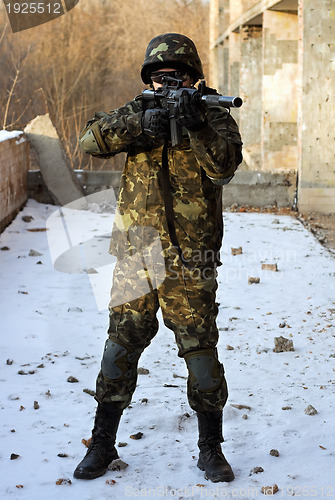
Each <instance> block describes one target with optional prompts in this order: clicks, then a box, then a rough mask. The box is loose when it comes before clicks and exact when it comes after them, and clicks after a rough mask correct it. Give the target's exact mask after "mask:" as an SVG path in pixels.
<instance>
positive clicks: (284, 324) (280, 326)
mask: <svg viewBox="0 0 335 500" xmlns="http://www.w3.org/2000/svg"><path fill="white" fill-rule="evenodd" d="M278 326H279V328H285V326H286V323H285V321H284V322H283V323H279V325H278Z"/></svg>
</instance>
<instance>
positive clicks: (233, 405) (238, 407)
mask: <svg viewBox="0 0 335 500" xmlns="http://www.w3.org/2000/svg"><path fill="white" fill-rule="evenodd" d="M230 406H232V407H233V408H237V409H238V410H251V407H250V406H247V405H236V404H234V403H230Z"/></svg>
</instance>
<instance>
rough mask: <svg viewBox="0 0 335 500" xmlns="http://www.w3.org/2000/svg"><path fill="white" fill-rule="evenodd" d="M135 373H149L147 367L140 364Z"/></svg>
mask: <svg viewBox="0 0 335 500" xmlns="http://www.w3.org/2000/svg"><path fill="white" fill-rule="evenodd" d="M137 373H138V374H139V375H148V374H149V373H150V371H149V370H148V368H142V367H141V366H140V367H139V368H137Z"/></svg>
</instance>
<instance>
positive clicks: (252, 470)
mask: <svg viewBox="0 0 335 500" xmlns="http://www.w3.org/2000/svg"><path fill="white" fill-rule="evenodd" d="M261 472H264V469H263V467H254V468H253V469H251V471H250V474H249V475H250V476H251V475H252V474H260V473H261Z"/></svg>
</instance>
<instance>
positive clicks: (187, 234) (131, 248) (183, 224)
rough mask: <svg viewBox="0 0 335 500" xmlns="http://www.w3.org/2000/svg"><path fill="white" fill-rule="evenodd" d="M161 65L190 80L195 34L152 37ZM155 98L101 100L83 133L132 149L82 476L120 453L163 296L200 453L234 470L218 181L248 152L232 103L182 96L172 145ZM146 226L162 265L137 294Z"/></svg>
mask: <svg viewBox="0 0 335 500" xmlns="http://www.w3.org/2000/svg"><path fill="white" fill-rule="evenodd" d="M164 76H165V77H166V76H169V77H173V78H177V79H179V80H182V81H183V86H184V87H192V86H194V84H195V83H196V82H197V81H198V80H199V79H201V78H203V70H202V65H201V61H200V58H199V56H198V53H197V49H196V47H195V45H194V43H193V41H192V40H190V39H189V38H188V37H186V36H184V35H181V34H177V33H166V34H163V35H159V36H157V37H155V38H153V39H152V40H151V41H150V43H149V45H148V47H147V50H146V54H145V60H144V63H143V66H142V71H141V77H142V80H143V82H144V83H145V84H150V85H151V87H152V88H154V89H157V88H159V87H160V86H161V85H162V82H163V78H164ZM147 108H148V106H147V105H146V103H145V102H144V100H143V97H142V95H140V96H137V97H136V98H135V99H134V100H132V101H130V102H128V103H127V104H125V106H123V107H121V108H119V109H116V110H114V111H112V112H111V113H109V114H108V113H104V112H97V113H96V114H95V116H94V118H93V119H92V120H90V121H89V122H88V124H87V125H86V127H85V128H84V130H83V131H82V132H81V134H80V142H81V146H82V148H83V150H84V151H85V152H86V153H89V154H91V155H93V156H98V157H102V158H106V157H111V156H114V155H116V154H118V153H120V152H126V153H127V160H126V164H125V167H124V170H123V174H122V177H121V185H120V193H119V199H118V210H119V213H118V217H116V219H115V222H114V228H113V236H114V237H113V239H112V243H111V252H113V253H114V254H116V255H117V256H118V259H119V260H118V262H117V264H116V267H115V271H114V276H113V287H112V294H111V303H110V308H109V311H110V316H109V329H108V339H107V341H106V344H105V349H104V353H103V357H102V362H101V370H100V372H99V374H98V377H97V383H96V400H97V402H98V406H97V410H96V416H95V423H94V428H93V431H92V441H91V444H90V446H89V449H88V451H87V454H86V455H85V457H84V459H83V460H82V461H81V462H80V464H79V465H78V466H77V468H76V469H75V471H74V477H76V478H79V479H93V478H96V477H99V476H101V475H103V474H104V473H105V472H106V470H107V467H108V465H109V464H110V462H112V461H113V460H114V459H116V458H118V453H117V451H116V448H115V439H116V432H117V428H118V425H119V421H120V418H121V415H122V412H123V410H124V409H125V408H126V407H127V406H128V405H129V403H130V401H131V398H132V394H133V392H134V390H135V388H136V380H137V364H138V360H139V358H140V355H141V353H142V352H143V350H144V349H145V348H146V347H147V346H148V345H149V344H150V342H151V340H152V338H153V337H154V336H155V334H156V333H157V330H158V322H157V318H156V313H157V310H158V308H159V307H161V310H162V315H163V319H164V323H165V325H166V326H167V327H168V328H169V329H171V330H172V331H173V332H174V334H175V339H176V343H177V346H178V356H180V357H182V358H184V360H185V362H186V366H187V369H188V381H187V395H188V400H189V404H190V406H191V408H192V409H193V410H194V411H195V412H196V415H197V419H198V427H199V439H198V446H199V450H200V453H199V460H198V464H197V465H198V467H199V468H200V469H201V470H202V471H205V477H206V478H207V479H210V480H211V481H213V482H218V481H232V480H233V479H234V473H233V471H232V469H231V467H230V465H229V463H228V462H227V460H226V459H225V457H224V455H223V453H222V450H221V443H222V442H223V437H222V410H223V407H224V405H225V403H226V400H227V397H228V390H227V384H226V380H225V376H224V368H223V365H222V364H221V363H220V362H219V360H218V353H217V348H216V346H217V342H218V329H217V325H216V317H217V313H218V304H217V303H216V301H215V295H216V290H217V281H216V276H217V273H216V267H217V265H220V261H219V255H218V254H219V251H220V246H221V240H222V234H223V223H222V185H224V184H227V182H229V181H230V179H231V178H232V177H233V175H234V172H235V170H236V168H237V167H238V165H239V164H240V163H241V161H242V154H241V147H242V142H241V138H240V135H239V132H238V128H237V125H236V123H235V121H234V120H233V118H232V117H231V116H230V114H229V113H228V111H227V109H225V108H223V107H219V106H214V105H209V106H208V107H206V108H203V107H201V106H198V105H194V104H193V103H192V102H190V100H189V99H188V98H187V96H186V97H185V98H184V97H183V98H181V99H180V100H179V102H178V106H177V110H176V117H177V122H178V123H179V125H181V126H182V127H183V128H182V131H183V140H182V143H181V144H178V145H177V146H174V147H172V145H171V142H170V139H169V113H168V112H167V111H166V110H164V109H162V108H161V107H159V104H158V103H156V104H155V105H154V107H152V106H149V108H148V109H147ZM146 228H153V229H154V230H155V231H156V232H157V234H158V236H159V238H158V239H159V243H160V245H161V252H160V255H162V258H163V263H164V266H165V269H164V271H165V277H164V279H163V280H161V281H159V280H156V284H153V277H152V273H151V275H150V276H149V271H148V268H147V267H146V266H145V265H144V266H143V272H144V274H145V277H146V282H147V283H149V287H150V289H149V290H147V291H146V292H144V293H143V294H141V293H137V296H135V297H134V296H132V295H131V293H130V295H129V293H128V292H129V291H131V290H132V289H133V288H134V287H136V286H137V285H136V284H137V282H138V280H139V275H140V273H139V272H138V262H137V263H135V261H136V258H134V256H135V253H136V252H137V250H138V247H139V245H140V244H141V243H139V242H141V238H142V239H143V238H145V234H146V233H145V231H144V229H146ZM127 255H128V256H129V258H128V259H125V258H124V257H125V256H127ZM127 294H128V295H127ZM127 297H128V299H129V300H127Z"/></svg>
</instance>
